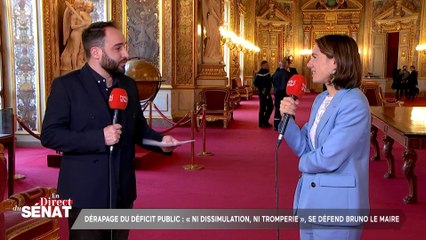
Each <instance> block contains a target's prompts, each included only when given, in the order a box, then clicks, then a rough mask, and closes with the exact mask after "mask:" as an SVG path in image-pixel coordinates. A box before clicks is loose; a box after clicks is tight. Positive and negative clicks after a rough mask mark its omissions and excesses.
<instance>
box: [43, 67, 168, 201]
mask: <svg viewBox="0 0 426 240" xmlns="http://www.w3.org/2000/svg"><path fill="white" fill-rule="evenodd" d="M118 87H121V88H123V89H125V90H126V91H127V94H128V100H129V101H128V105H127V108H126V109H125V110H124V111H122V113H121V114H120V118H119V119H120V120H119V123H120V124H121V125H122V126H123V128H122V134H121V137H120V142H119V143H118V144H116V145H115V146H114V151H113V155H112V169H113V173H112V177H113V178H112V179H113V181H112V189H113V190H112V191H113V194H112V196H113V197H112V208H115V207H117V205H118V206H122V207H125V206H130V205H131V204H132V203H133V201H134V200H135V199H136V178H135V169H134V156H135V144H138V145H142V138H150V139H154V140H158V141H161V140H162V137H163V135H161V134H160V133H157V132H155V131H154V130H152V129H151V128H150V127H149V126H148V125H147V122H146V119H145V118H144V116H143V112H142V110H141V107H140V103H139V97H138V92H137V89H136V84H135V81H134V80H133V79H131V78H129V77H127V76H125V75H121V76H120V77H119V86H118ZM110 124H112V111H111V110H110V109H109V106H108V102H107V100H105V98H104V96H102V93H101V92H100V90H99V87H98V86H97V83H96V82H95V79H94V76H93V73H92V72H91V70H90V67H89V65H88V64H86V65H85V66H83V68H82V69H80V70H77V71H74V72H71V73H69V74H67V75H64V76H62V77H60V78H58V79H56V80H55V81H53V84H52V90H51V93H50V96H49V98H48V103H47V109H46V113H45V117H44V121H43V127H42V133H41V142H42V144H43V146H45V147H48V148H52V149H55V150H57V151H60V152H63V157H62V161H61V169H60V172H59V179H58V194H59V196H60V198H61V199H68V198H71V199H72V200H73V203H74V204H73V207H77V208H108V207H109V178H108V177H109V176H108V157H109V146H105V139H104V133H103V128H104V127H106V126H107V125H110Z"/></svg>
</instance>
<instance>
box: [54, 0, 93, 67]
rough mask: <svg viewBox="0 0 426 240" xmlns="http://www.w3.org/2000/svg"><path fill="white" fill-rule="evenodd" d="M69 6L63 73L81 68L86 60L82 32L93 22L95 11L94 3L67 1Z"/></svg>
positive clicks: (62, 62)
mask: <svg viewBox="0 0 426 240" xmlns="http://www.w3.org/2000/svg"><path fill="white" fill-rule="evenodd" d="M65 3H66V4H67V8H66V9H65V11H64V17H63V33H64V41H63V44H64V46H65V48H64V51H63V52H62V54H61V75H62V74H64V73H67V72H69V71H71V70H74V69H77V68H80V67H81V66H82V65H83V64H84V62H85V61H86V57H85V55H84V49H83V43H82V42H81V33H82V32H83V30H84V29H85V28H86V27H88V26H89V25H90V23H92V17H91V16H90V13H91V12H93V3H92V2H90V1H86V2H83V1H82V0H75V1H74V4H70V3H69V2H67V1H65Z"/></svg>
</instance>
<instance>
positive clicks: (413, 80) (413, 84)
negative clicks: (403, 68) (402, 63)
mask: <svg viewBox="0 0 426 240" xmlns="http://www.w3.org/2000/svg"><path fill="white" fill-rule="evenodd" d="M410 70H411V72H410V75H409V76H408V81H407V99H408V100H414V97H415V96H416V94H417V85H418V84H419V82H418V80H417V76H418V73H417V70H416V67H414V66H413V65H412V66H410Z"/></svg>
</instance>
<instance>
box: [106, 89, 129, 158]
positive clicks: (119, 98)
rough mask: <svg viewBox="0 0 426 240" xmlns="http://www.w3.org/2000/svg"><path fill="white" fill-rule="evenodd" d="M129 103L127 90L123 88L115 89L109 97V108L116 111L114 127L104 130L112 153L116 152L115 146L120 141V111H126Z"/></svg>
mask: <svg viewBox="0 0 426 240" xmlns="http://www.w3.org/2000/svg"><path fill="white" fill-rule="evenodd" d="M127 103H128V96H127V92H126V90H124V89H122V88H114V89H113V90H112V91H111V94H110V95H109V99H108V104H109V108H110V109H112V110H114V115H113V118H112V125H110V126H108V127H106V128H105V129H104V134H105V144H106V145H107V146H108V145H109V146H110V151H111V152H112V151H113V150H114V144H116V143H118V141H120V135H121V125H120V124H118V115H119V111H123V110H125V109H126V107H127Z"/></svg>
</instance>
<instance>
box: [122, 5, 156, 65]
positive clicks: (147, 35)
mask: <svg viewBox="0 0 426 240" xmlns="http://www.w3.org/2000/svg"><path fill="white" fill-rule="evenodd" d="M128 4H129V5H128V11H127V17H128V22H127V30H128V32H127V36H128V40H127V41H128V47H129V57H140V58H144V59H147V60H150V61H151V62H154V63H158V61H159V55H160V45H159V19H158V16H159V11H158V7H157V4H158V1H154V0H150V1H145V2H144V3H143V4H140V3H139V2H137V1H128Z"/></svg>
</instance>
